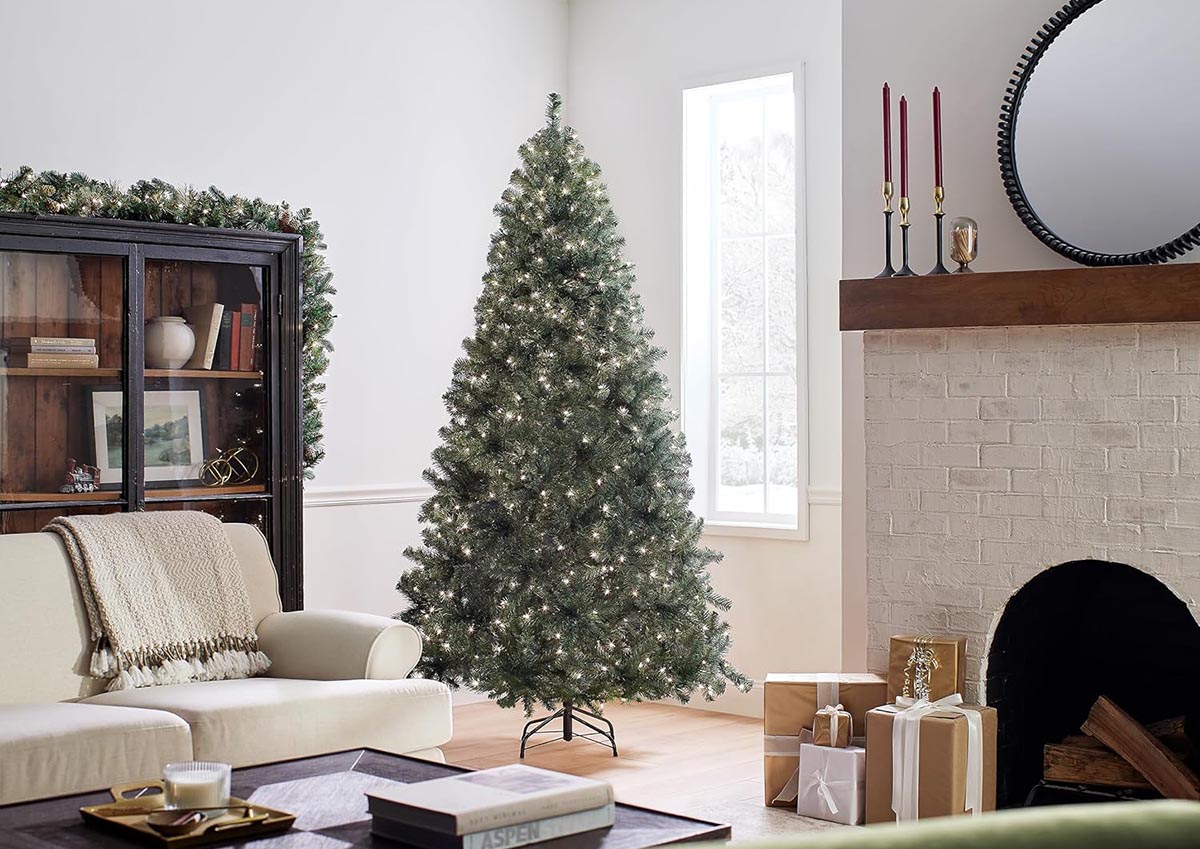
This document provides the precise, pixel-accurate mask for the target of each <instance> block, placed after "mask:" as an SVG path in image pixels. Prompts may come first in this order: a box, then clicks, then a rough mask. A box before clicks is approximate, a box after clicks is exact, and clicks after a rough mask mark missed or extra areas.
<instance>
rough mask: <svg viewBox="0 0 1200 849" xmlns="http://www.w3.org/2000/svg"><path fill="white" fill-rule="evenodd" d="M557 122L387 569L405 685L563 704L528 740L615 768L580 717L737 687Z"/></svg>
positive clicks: (492, 256)
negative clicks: (582, 740) (561, 744)
mask: <svg viewBox="0 0 1200 849" xmlns="http://www.w3.org/2000/svg"><path fill="white" fill-rule="evenodd" d="M560 108H561V101H560V99H559V97H558V96H557V95H551V96H550V106H549V109H548V112H547V117H548V120H547V124H546V126H545V127H544V128H543V129H542V130H540V131H539V132H538V133H537V134H536V135H534V136H533V137H532V138H531V139H530V140H529V141H528V142H526V143H525V144H524V145H522V146H521V148H520V157H521V163H522V164H521V167H520V168H518V169H517V170H516V171H514V172H513V175H512V179H511V183H510V185H509V187H508V188H507V189H506V190H505V191H504V193H503V195H502V197H501V201H500V203H499V204H498V205H497V206H496V214H497V216H498V217H499V220H500V228H499V230H497V232H496V233H495V234H494V235H493V236H492V241H491V249H490V251H489V253H488V266H489V268H488V271H487V273H486V274H485V275H484V278H483V280H484V290H483V293H482V295H480V298H479V301H478V303H477V304H476V307H475V317H476V326H475V335H474V336H473V337H471V338H469V339H467V340H466V341H465V342H464V345H463V347H464V349H465V351H466V355H465V356H464V357H463V358H461V359H459V360H458V361H457V362H456V363H455V364H454V371H453V377H452V380H451V383H450V389H449V390H448V391H447V393H446V395H445V401H446V406H447V408H448V409H449V412H450V422H449V424H447V425H446V426H445V427H443V428H442V429H441V431H440V432H439V434H440V436H441V439H442V444H441V445H440V446H439V447H438V448H437V449H436V450H435V451H434V453H433V465H432V467H431V468H430V469H429V470H427V471H426V472H425V479H426V480H427V481H428V482H429V483H430V484H432V486H433V488H434V495H433V496H432V497H431V498H430V499H429V500H428V501H426V502H425V504H424V506H423V507H422V509H421V514H420V518H421V521H422V522H423V524H424V527H423V530H422V540H423V543H424V544H423V545H422V546H421V547H414V548H409V549H408V550H406V551H405V555H406V556H407V557H409V558H410V559H412V560H413V561H415V562H416V563H417V564H418V567H417V568H415V569H413V570H411V571H409V572H407V573H406V574H405V575H404V576H403V577H402V578H401V580H400V584H399V589H400V590H401V591H402V592H403V593H404V594H405V595H406V596H407V597H408V599H409V601H410V602H411V606H410V607H409V609H408V610H407V611H406V613H405V614H404V617H405V619H407V620H409V621H410V622H413V623H414V624H416V625H417V626H418V627H419V628H420V629H421V630H422V632H423V633H424V634H425V637H426V642H425V654H424V657H423V659H422V661H421V671H422V673H423V674H424V675H427V676H429V677H433V678H436V679H440V680H443V681H446V682H449V683H450V684H452V685H455V686H463V685H465V686H470V687H472V688H474V689H478V690H482V691H485V692H487V693H488V694H489V695H490V696H491V697H492V698H494V699H495V700H496V701H497V702H498V703H499V704H501V705H502V706H506V707H509V706H512V705H515V704H517V703H520V704H521V705H522V706H523V707H524V708H525V711H526V713H527V714H529V713H531V712H532V710H533V707H534V705H535V704H536V703H539V702H540V703H542V704H544V705H545V706H546V707H547V708H553V707H554V706H555V705H556V704H561V705H562V709H560V710H559V711H558V712H557V713H555V714H554V715H553V716H551V717H548V718H547V720H538V721H536V722H535V723H530V726H528V727H527V734H526V737H527V736H529V734H531V733H537V732H541V730H542V728H543V727H544V726H545V724H546V722H547V721H548V720H552V719H556V718H558V717H561V718H562V720H563V722H562V729H561V733H562V735H563V736H564V737H565V738H566V739H570V738H571V737H572V736H573V733H574V731H573V722H576V723H580V724H582V725H584V726H586V727H587V728H590V729H592V733H591V734H584V735H580V736H585V737H586V736H592V737H594V736H596V735H597V734H599V735H603V737H604V738H606V741H607V744H610V745H612V748H613V754H614V755H615V754H616V747H615V743H614V742H613V741H612V727H611V724H609V723H607V720H603V719H602V718H601V717H598V716H597V715H596V714H595V713H593V712H592V711H596V710H598V709H599V708H600V706H601V705H602V704H603V703H604V702H606V701H609V700H612V699H629V700H636V699H657V698H663V697H674V698H676V699H679V700H681V701H687V700H688V698H689V697H690V696H691V695H692V694H693V693H694V692H697V691H698V692H700V693H701V694H703V695H704V696H705V697H707V698H710V699H711V698H713V697H715V696H716V695H718V694H720V693H721V692H723V691H724V689H725V685H726V682H727V681H730V682H732V683H734V684H735V685H736V686H737V687H738V688H739V689H743V690H745V689H748V688H749V686H750V682H749V681H748V680H747V679H746V678H745V677H744V676H743V675H741V674H740V673H739V672H737V671H736V670H735V669H733V668H732V667H731V666H730V664H729V663H728V662H727V661H726V660H725V652H726V650H727V649H728V647H729V643H730V639H729V633H728V632H729V627H728V625H727V624H726V623H725V622H723V621H722V620H721V618H720V616H719V615H718V611H725V610H728V609H729V601H728V600H727V599H725V598H722V597H721V596H720V595H718V594H717V593H716V592H715V591H714V590H713V588H712V586H711V584H710V582H709V577H708V572H707V569H706V567H707V566H708V564H710V563H713V562H715V561H717V560H719V559H720V555H718V554H717V553H715V552H713V551H710V550H709V549H706V548H704V547H703V546H702V545H701V542H700V531H701V526H702V523H701V521H700V520H699V519H697V518H696V517H695V516H694V515H693V514H692V513H691V511H690V509H689V501H690V499H691V497H692V488H691V485H690V483H689V481H688V467H689V465H690V459H689V457H688V454H687V451H686V449H685V447H684V443H683V438H682V436H680V435H678V434H677V433H675V432H674V431H673V430H672V429H671V425H672V423H673V421H674V416H673V414H672V413H671V412H670V411H669V410H668V409H667V407H666V402H667V400H668V391H667V386H666V380H665V378H664V377H663V375H662V374H661V373H660V372H659V371H658V370H657V368H656V363H657V361H658V360H659V359H660V358H661V357H662V356H663V352H662V351H661V350H660V349H658V348H655V347H653V346H652V344H651V336H652V334H651V332H650V331H649V330H647V329H645V328H644V327H643V325H642V308H641V306H640V304H639V301H638V297H637V295H636V294H635V293H634V291H633V288H632V286H633V281H634V275H633V271H632V268H631V267H630V266H629V265H627V264H626V263H625V262H623V261H622V259H621V248H622V245H623V240H622V239H621V237H620V236H619V235H618V234H617V220H616V218H615V216H614V215H613V212H612V209H611V207H610V205H609V202H608V199H607V197H606V194H605V190H604V186H603V185H602V184H601V182H600V169H599V168H598V167H597V166H596V164H595V163H594V162H592V161H590V160H589V159H587V157H586V156H585V155H584V151H583V147H582V145H581V144H580V143H579V140H578V138H577V137H576V134H575V131H574V130H572V129H571V128H569V127H565V126H563V125H562V123H561V120H560V116H559V112H560ZM588 709H590V710H588ZM579 714H582V716H580V715H579ZM589 719H590V720H599V721H600V722H603V723H605V725H606V726H607V730H602V729H600V728H598V727H597V726H596V725H593V724H592V722H591V721H589ZM539 723H540V724H539ZM542 733H545V732H542ZM554 733H559V732H558V731H555V732H554ZM522 753H524V740H523V743H522Z"/></svg>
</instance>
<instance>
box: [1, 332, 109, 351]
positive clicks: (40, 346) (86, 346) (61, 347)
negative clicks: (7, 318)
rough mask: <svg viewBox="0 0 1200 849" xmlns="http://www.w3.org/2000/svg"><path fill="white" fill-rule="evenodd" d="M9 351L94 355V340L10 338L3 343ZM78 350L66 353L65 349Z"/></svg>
mask: <svg viewBox="0 0 1200 849" xmlns="http://www.w3.org/2000/svg"><path fill="white" fill-rule="evenodd" d="M4 347H6V348H8V350H10V351H20V352H25V353H28V352H29V351H63V352H64V353H84V354H86V353H94V352H95V350H96V340H95V339H90V338H88V337H86V336H10V337H9V338H8V339H6V340H5V342H4ZM68 348H69V349H78V350H70V351H67V350H65V349H68Z"/></svg>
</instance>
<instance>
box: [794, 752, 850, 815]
mask: <svg viewBox="0 0 1200 849" xmlns="http://www.w3.org/2000/svg"><path fill="white" fill-rule="evenodd" d="M866 765H867V750H866V749H864V748H863V747H861V746H846V747H843V748H832V747H829V746H816V745H811V744H808V743H805V744H803V745H802V746H800V773H799V782H798V785H799V786H798V790H799V792H798V795H797V796H796V813H798V814H801V815H803V816H806V817H816V818H817V819H822V820H829V821H830V822H840V823H842V824H843V825H858V824H859V823H861V822H862V818H863V789H864V780H865V775H866Z"/></svg>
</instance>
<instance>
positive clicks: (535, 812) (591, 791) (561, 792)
mask: <svg viewBox="0 0 1200 849" xmlns="http://www.w3.org/2000/svg"><path fill="white" fill-rule="evenodd" d="M612 802H613V791H612V786H611V785H610V784H608V783H607V782H603V781H595V780H593V779H590V778H580V777H578V776H575V775H567V774H565V773H561V772H551V771H550V770H545V769H538V768H537V767H532V766H525V765H523V764H514V765H511V766H502V767H497V768H495V769H484V770H480V771H478V772H467V773H463V774H461V775H452V776H449V777H447V778H436V779H433V780H432V781H418V782H415V783H412V784H401V785H397V786H396V787H394V788H389V789H383V790H379V791H377V792H374V793H368V794H367V809H368V810H369V811H370V813H371V814H372V815H373V816H374V817H375V818H376V819H383V820H388V821H390V822H391V823H394V824H402V825H405V826H410V827H412V828H414V829H422V830H425V831H430V832H437V833H439V834H442V835H453V836H455V837H461V836H463V835H473V834H477V833H480V832H487V831H490V830H493V829H502V828H504V827H505V826H512V825H519V824H521V823H531V822H536V821H539V820H547V819H551V818H556V817H564V816H566V815H568V814H576V813H579V812H580V811H594V810H596V809H600V808H604V807H606V806H610V805H612ZM596 827H598V828H602V827H603V825H600V826H596ZM564 833H565V832H564ZM500 845H507V846H513V845H519V844H513V843H505V844H500Z"/></svg>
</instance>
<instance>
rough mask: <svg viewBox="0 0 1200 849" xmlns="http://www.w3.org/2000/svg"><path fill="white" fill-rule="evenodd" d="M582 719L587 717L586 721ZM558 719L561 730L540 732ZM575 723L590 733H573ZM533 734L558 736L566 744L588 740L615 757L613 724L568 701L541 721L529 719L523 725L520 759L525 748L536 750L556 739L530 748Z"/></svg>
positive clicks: (615, 747) (554, 729)
mask: <svg viewBox="0 0 1200 849" xmlns="http://www.w3.org/2000/svg"><path fill="white" fill-rule="evenodd" d="M584 717H587V719H585V718H584ZM560 718H561V719H562V728H551V729H550V730H548V731H543V730H542V729H543V728H545V727H546V726H547V725H549V724H550V723H551V722H553V721H554V720H556V719H560ZM588 719H594V720H596V722H603V723H604V724H605V725H607V726H608V730H607V731H605V730H604V729H602V728H598V727H597V726H595V725H593V724H592V723H591V722H589V721H588ZM575 723H579V724H580V725H582V726H584V727H586V728H590V729H591V731H588V732H586V733H583V734H578V733H576V732H575V727H574V726H575ZM535 734H559V735H561V737H562V739H563V740H566V741H568V742H570V741H571V740H573V739H574V738H576V737H578V738H579V739H581V740H588V741H590V742H592V743H596V744H597V745H600V746H605V747H607V748H610V749H612V753H613V757H614V758H615V757H616V756H617V732H616V730H615V729H614V728H613V724H612V723H611V722H609V721H608V720H607V719H605V718H604V717H602V716H600V715H599V714H595V713H592V712H591V711H590V710H585V709H584V708H581V707H576V706H575V705H573V704H571V701H570V700H569V699H568V700H564V701H563V706H562V707H561V708H559V709H558V710H556V711H555V712H554V713H552V714H550V715H549V716H546V717H542V718H541V719H531V720H530V721H529V722H527V723H525V730H524V731H523V732H522V733H521V757H522V758H523V757H525V749H526V748H529V749H536V748H537V747H538V746H545V745H546V744H547V743H554V742H556V740H557V738H555V740H543V741H542V742H541V743H534V744H533V745H532V746H530V745H529V741H530V740H531V739H532V738H533V736H534V735H535Z"/></svg>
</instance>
